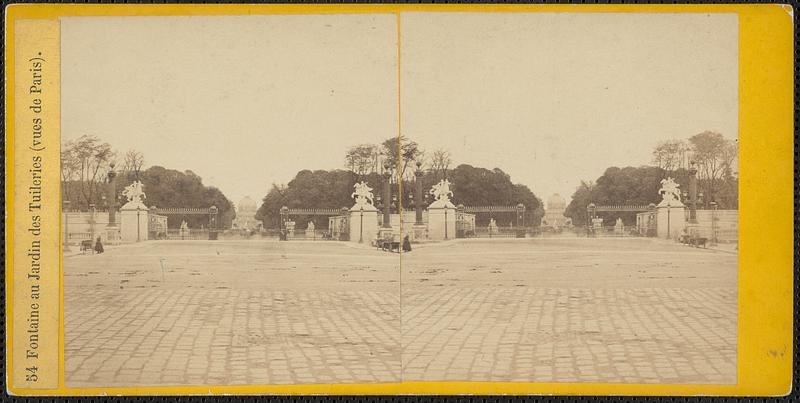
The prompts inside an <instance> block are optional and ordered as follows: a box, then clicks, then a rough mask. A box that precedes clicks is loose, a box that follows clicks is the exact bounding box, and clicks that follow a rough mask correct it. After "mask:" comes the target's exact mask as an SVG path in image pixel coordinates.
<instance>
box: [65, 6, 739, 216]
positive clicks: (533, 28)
mask: <svg viewBox="0 0 800 403" xmlns="http://www.w3.org/2000/svg"><path fill="white" fill-rule="evenodd" d="M396 21H397V18H396V16H395V15H393V14H370V15H366V14H362V15H306V16H297V15H294V16H236V17H230V16H228V17H102V18H97V17H91V18H64V19H62V60H63V66H62V136H63V137H64V138H65V139H70V138H75V137H78V136H80V135H82V134H94V135H97V136H99V137H101V138H102V139H104V140H105V141H108V142H109V143H111V145H112V146H113V147H115V149H117V150H119V151H121V152H124V151H125V150H128V149H131V148H133V149H137V150H140V151H142V152H143V153H144V156H145V160H146V164H147V165H163V166H166V167H168V168H173V169H179V170H186V169H190V170H192V171H194V172H195V173H197V174H198V175H200V176H201V177H203V179H204V183H206V184H210V185H214V186H217V187H219V188H220V189H221V190H222V191H223V192H224V193H225V194H226V196H228V198H229V199H231V200H232V201H233V202H234V203H236V202H238V201H239V199H241V198H242V197H244V196H245V195H249V196H251V197H252V198H254V199H260V198H261V197H263V196H264V195H265V194H266V192H267V191H268V189H269V186H270V185H271V183H273V182H276V183H286V182H288V181H289V180H291V179H292V177H294V175H295V173H296V172H297V171H299V170H300V169H304V168H305V169H334V168H342V167H343V165H344V154H345V151H346V149H347V148H348V147H349V146H351V145H355V144H359V143H379V142H381V141H383V140H384V139H386V138H388V137H390V136H395V135H397V124H398V122H397V119H398V117H397V106H398V105H397V99H398V96H397V85H398V83H397V80H398V73H397V70H398V69H397V63H398V58H397V25H396ZM400 28H401V29H400V31H401V49H402V53H401V57H400V70H401V76H400V79H401V85H402V87H401V94H402V98H401V107H402V115H401V125H402V132H403V134H405V135H406V136H408V137H410V138H412V139H414V140H416V141H417V142H419V143H420V145H421V146H422V147H423V148H424V149H426V150H427V151H433V150H435V149H437V148H445V149H447V150H449V151H450V152H451V153H452V155H453V159H454V162H455V163H456V164H458V163H469V164H472V165H476V166H483V167H487V168H494V167H500V168H502V169H503V170H504V171H506V172H507V173H509V174H510V175H511V177H512V180H513V181H515V182H518V183H523V184H525V185H528V186H529V187H530V188H531V189H532V190H533V191H534V192H535V193H536V194H537V195H538V196H539V197H541V198H542V199H546V198H547V197H548V196H549V195H550V194H552V193H560V194H561V195H562V196H564V197H565V198H567V199H569V196H571V194H572V192H573V191H574V189H575V187H576V186H577V185H578V183H579V182H580V180H581V179H590V180H594V179H596V178H597V177H598V176H600V175H601V174H602V172H603V170H604V169H605V168H606V167H608V166H612V165H617V166H626V165H634V166H636V165H642V164H648V163H650V151H651V149H652V147H653V146H654V145H655V144H656V143H658V142H659V141H661V140H666V139H671V138H687V137H689V136H691V135H694V134H697V133H699V132H702V131H705V130H713V131H718V132H721V133H723V134H724V135H725V136H727V137H729V138H736V137H737V135H738V124H737V122H738V112H737V110H738V94H737V87H738V61H737V60H738V23H737V18H736V15H735V14H649V13H648V14H603V13H594V14H589V13H587V14H573V13H530V14H528V13H524V14H523V13H514V14H512V13H497V14H491V13H403V14H402V15H401V24H400Z"/></svg>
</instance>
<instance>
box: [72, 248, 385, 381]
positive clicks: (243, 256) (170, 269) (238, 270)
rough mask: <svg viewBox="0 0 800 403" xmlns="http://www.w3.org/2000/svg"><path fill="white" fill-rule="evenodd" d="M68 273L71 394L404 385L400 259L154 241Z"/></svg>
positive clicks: (80, 259)
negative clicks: (122, 389)
mask: <svg viewBox="0 0 800 403" xmlns="http://www.w3.org/2000/svg"><path fill="white" fill-rule="evenodd" d="M309 249H310V250H312V251H317V252H318V254H321V255H324V256H325V258H324V259H323V261H320V259H319V257H314V256H313V255H308V254H306V253H304V251H308V250H309ZM162 259H163V262H162ZM229 261H230V262H229ZM234 262H236V264H234ZM162 263H163V264H164V270H163V274H162V269H161V267H162V266H161V264H162ZM64 267H65V289H64V295H65V297H64V303H65V312H64V313H65V375H66V384H67V385H68V386H70V387H92V386H94V387H102V386H109V387H110V386H138V385H237V384H281V383H286V384H288V383H353V382H358V383H362V382H397V381H399V379H400V348H401V346H400V311H399V307H400V301H399V284H398V280H399V274H398V267H397V255H394V256H393V257H391V256H387V254H381V253H379V252H373V251H371V250H354V249H351V248H348V247H346V246H341V244H340V245H323V244H320V245H314V246H312V247H309V245H308V244H304V245H303V244H300V243H292V244H291V245H285V243H281V244H276V243H256V242H254V243H245V242H242V243H218V244H213V245H208V244H205V243H202V242H201V243H198V244H195V245H192V244H190V243H188V244H187V243H172V244H164V243H154V244H147V245H145V246H141V247H139V246H135V247H121V248H117V249H114V250H111V251H109V252H108V253H106V254H103V255H95V256H91V255H86V256H76V257H72V258H67V259H65V265H64ZM290 279H291V281H289V280H290Z"/></svg>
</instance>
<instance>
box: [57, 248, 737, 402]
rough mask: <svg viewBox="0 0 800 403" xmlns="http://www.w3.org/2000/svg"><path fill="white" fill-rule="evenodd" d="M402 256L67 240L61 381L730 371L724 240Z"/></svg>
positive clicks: (560, 377)
mask: <svg viewBox="0 0 800 403" xmlns="http://www.w3.org/2000/svg"><path fill="white" fill-rule="evenodd" d="M399 257H400V256H399V255H397V254H393V253H386V252H379V251H376V250H374V249H370V248H365V247H359V246H357V245H353V244H350V243H344V242H321V241H318V242H310V241H309V242H274V241H216V242H215V241H185V242H184V241H155V242H146V243H142V244H136V245H126V246H121V247H117V248H109V249H108V250H107V252H106V253H104V254H102V255H73V256H67V257H65V259H64V302H65V307H64V310H65V365H66V368H65V371H66V383H67V385H68V386H70V387H85V386H96V387H99V386H136V385H190V384H194V385H237V384H289V383H365V382H369V383H375V382H399V381H400V380H401V379H402V380H405V381H422V380H425V381H442V380H448V381H524V382H530V381H534V382H568V381H579V382H583V381H586V382H594V381H600V382H645V383H649V382H658V383H663V382H668V383H733V382H735V381H736V315H737V308H736V307H737V291H736V276H737V274H736V269H737V256H736V254H735V253H730V252H725V251H718V250H703V249H696V248H690V247H686V246H682V245H677V244H673V243H669V242H665V241H660V240H655V239H520V240H516V239H507V240H496V239H495V240H458V241H449V242H443V243H433V244H423V245H419V246H417V247H415V249H414V250H413V251H412V252H411V253H407V254H403V255H402V265H403V271H402V275H401V273H400V270H399V264H398V263H399V262H398V258H399ZM401 289H402V315H401ZM401 320H402V324H401ZM401 369H402V370H401Z"/></svg>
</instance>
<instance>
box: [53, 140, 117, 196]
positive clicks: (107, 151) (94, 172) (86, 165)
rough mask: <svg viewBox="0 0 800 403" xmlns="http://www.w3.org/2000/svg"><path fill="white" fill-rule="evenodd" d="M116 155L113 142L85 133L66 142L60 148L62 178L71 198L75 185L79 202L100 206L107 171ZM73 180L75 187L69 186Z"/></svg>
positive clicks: (67, 193)
mask: <svg viewBox="0 0 800 403" xmlns="http://www.w3.org/2000/svg"><path fill="white" fill-rule="evenodd" d="M115 156H116V154H115V153H114V151H113V150H112V149H111V145H109V144H108V143H105V142H101V141H100V139H98V138H97V137H96V136H91V135H83V136H81V137H78V138H77V139H75V140H72V141H68V142H66V143H64V144H63V146H62V150H61V161H62V166H61V179H62V181H63V182H64V183H63V185H64V189H66V192H65V195H66V196H67V197H71V190H72V189H71V188H73V189H74V188H76V190H77V192H78V195H79V197H80V200H79V203H76V204H78V205H85V206H88V205H90V204H95V205H97V202H98V200H97V198H98V193H100V192H101V189H100V186H101V185H102V183H103V181H104V179H105V177H104V175H103V174H104V173H105V172H106V171H107V170H108V168H109V166H110V165H111V164H112V163H113V161H114V157H115ZM70 182H74V183H75V185H76V186H70V184H69V183H70Z"/></svg>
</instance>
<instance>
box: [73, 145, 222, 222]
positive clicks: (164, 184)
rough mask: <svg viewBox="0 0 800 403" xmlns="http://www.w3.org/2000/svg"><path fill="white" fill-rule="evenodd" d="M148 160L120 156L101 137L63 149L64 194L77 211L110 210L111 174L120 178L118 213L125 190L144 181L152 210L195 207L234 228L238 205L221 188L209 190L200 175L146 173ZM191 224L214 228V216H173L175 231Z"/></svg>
mask: <svg viewBox="0 0 800 403" xmlns="http://www.w3.org/2000/svg"><path fill="white" fill-rule="evenodd" d="M144 166H145V162H144V156H143V155H142V153H141V152H139V151H136V150H129V151H127V152H125V153H124V154H121V155H120V154H119V153H117V152H116V151H114V150H113V148H112V147H111V145H110V144H108V143H107V142H103V141H102V140H100V139H99V138H98V137H96V136H92V135H83V136H81V137H78V138H77V139H74V140H70V141H66V142H64V143H63V144H62V146H61V189H62V190H61V194H62V200H63V201H65V202H69V208H70V209H72V210H82V211H86V210H89V209H90V208H91V206H94V207H95V208H97V209H100V210H105V209H107V208H108V207H109V206H110V205H111V203H110V200H108V192H109V189H110V188H109V186H110V183H109V176H108V173H109V172H110V171H112V170H113V171H114V172H115V173H116V177H115V180H114V186H115V190H116V192H115V193H116V194H115V195H114V197H115V200H116V204H117V208H119V207H120V206H122V205H123V204H125V203H126V202H127V199H126V198H125V197H124V196H122V190H123V189H124V188H125V187H126V186H128V185H130V184H131V183H133V182H134V181H136V180H138V181H141V182H142V184H144V191H145V194H146V198H145V200H144V203H145V205H147V206H148V207H151V206H157V207H195V208H208V207H211V206H216V207H217V208H218V209H219V213H218V215H217V223H218V226H219V227H221V228H229V227H230V226H231V222H232V221H233V218H234V217H235V216H236V213H235V211H234V208H233V203H231V201H230V200H228V198H227V197H225V195H224V194H223V193H222V192H221V191H220V190H219V189H217V188H216V187H213V186H205V185H203V180H202V178H201V177H200V176H198V175H197V174H195V173H194V172H192V171H188V170H187V171H183V172H181V171H177V170H173V169H167V168H164V167H160V166H151V167H148V168H146V169H144ZM183 220H186V222H187V223H188V224H189V226H190V227H191V228H200V227H201V226H202V227H207V226H208V217H206V216H197V215H187V216H177V215H176V216H172V215H170V216H168V218H167V224H168V225H169V227H171V228H175V227H178V226H180V223H181V221H183Z"/></svg>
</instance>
